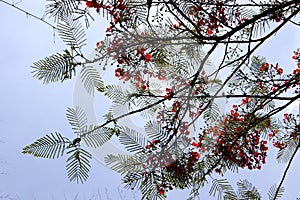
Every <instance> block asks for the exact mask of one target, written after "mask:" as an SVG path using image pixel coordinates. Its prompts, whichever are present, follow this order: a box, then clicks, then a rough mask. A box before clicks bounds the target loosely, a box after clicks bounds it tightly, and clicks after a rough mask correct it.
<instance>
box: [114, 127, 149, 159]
mask: <svg viewBox="0 0 300 200" xmlns="http://www.w3.org/2000/svg"><path fill="white" fill-rule="evenodd" d="M118 137H119V141H120V142H121V144H123V145H124V146H125V148H126V149H127V151H129V152H132V153H140V152H142V151H144V150H145V148H144V147H145V145H146V138H145V137H144V136H143V135H142V134H141V133H138V132H137V131H135V130H133V129H130V128H128V127H121V128H120V134H119V136H118Z"/></svg>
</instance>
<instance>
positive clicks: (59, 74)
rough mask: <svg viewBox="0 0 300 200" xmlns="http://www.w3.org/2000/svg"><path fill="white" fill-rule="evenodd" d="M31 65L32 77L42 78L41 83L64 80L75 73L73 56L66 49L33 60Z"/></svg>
mask: <svg viewBox="0 0 300 200" xmlns="http://www.w3.org/2000/svg"><path fill="white" fill-rule="evenodd" d="M31 67H32V68H33V71H32V73H33V77H35V78H37V79H38V80H42V81H43V84H48V83H52V82H58V81H64V80H65V79H70V78H72V76H73V75H75V66H74V63H73V57H72V56H71V55H70V54H69V52H68V51H67V50H66V51H65V53H64V54H61V53H56V54H54V55H52V56H49V57H46V58H44V59H42V60H39V61H37V62H34V63H33V65H32V66H31Z"/></svg>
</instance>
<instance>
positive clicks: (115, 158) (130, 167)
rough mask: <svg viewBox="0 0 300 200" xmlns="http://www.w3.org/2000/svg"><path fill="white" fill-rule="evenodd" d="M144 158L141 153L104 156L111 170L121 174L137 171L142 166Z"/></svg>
mask: <svg viewBox="0 0 300 200" xmlns="http://www.w3.org/2000/svg"><path fill="white" fill-rule="evenodd" d="M145 160H146V158H145V156H143V155H142V154H138V155H134V156H131V155H107V156H106V157H105V163H106V164H107V166H109V167H110V168H111V169H112V170H114V171H116V172H118V173H120V174H121V175H123V174H126V173H128V172H139V171H140V170H141V168H142V164H143V163H144V162H145Z"/></svg>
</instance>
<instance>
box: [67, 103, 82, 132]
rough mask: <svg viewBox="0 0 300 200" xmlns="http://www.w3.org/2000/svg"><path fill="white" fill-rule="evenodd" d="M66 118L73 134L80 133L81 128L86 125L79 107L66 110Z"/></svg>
mask: <svg viewBox="0 0 300 200" xmlns="http://www.w3.org/2000/svg"><path fill="white" fill-rule="evenodd" d="M66 116H67V119H68V121H69V123H70V125H71V126H72V129H73V130H74V132H75V133H77V134H79V133H81V132H82V129H83V127H84V126H86V124H87V117H86V114H85V112H84V111H83V110H82V108H80V107H79V106H76V107H75V108H68V109H67V114H66Z"/></svg>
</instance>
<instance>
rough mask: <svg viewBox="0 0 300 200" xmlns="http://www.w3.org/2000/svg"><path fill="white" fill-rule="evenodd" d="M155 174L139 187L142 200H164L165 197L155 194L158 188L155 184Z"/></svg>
mask: <svg viewBox="0 0 300 200" xmlns="http://www.w3.org/2000/svg"><path fill="white" fill-rule="evenodd" d="M154 176H155V174H151V176H150V177H149V178H148V179H147V180H145V181H144V182H143V184H142V185H141V186H140V190H141V192H142V195H143V197H142V200H164V199H166V196H165V195H161V194H158V193H157V188H158V187H159V186H158V185H157V184H155V181H156V178H157V177H154Z"/></svg>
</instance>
